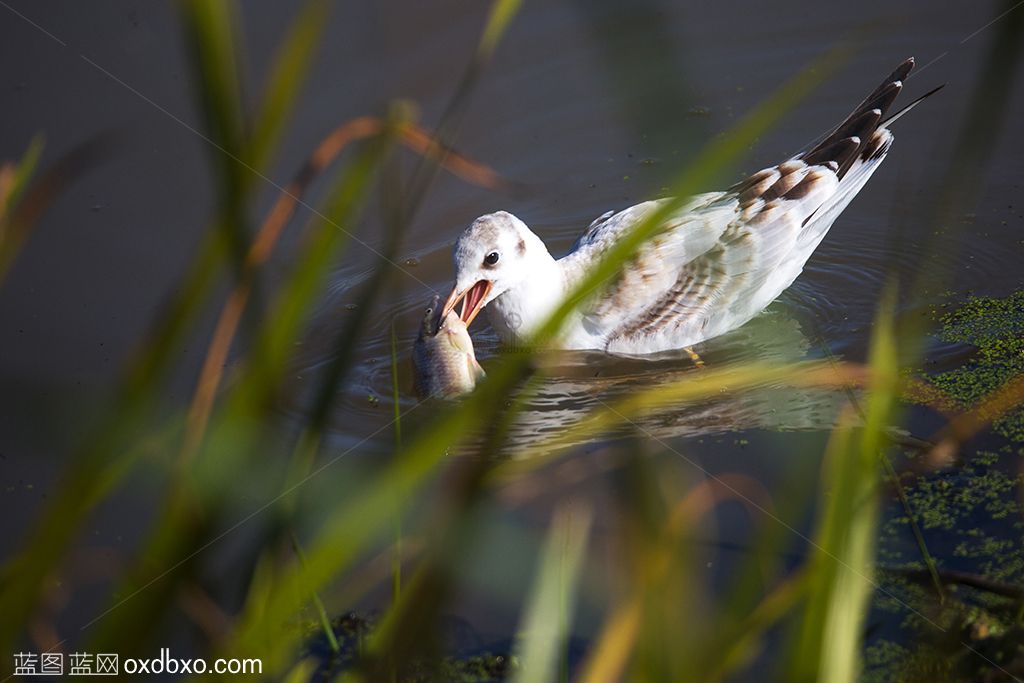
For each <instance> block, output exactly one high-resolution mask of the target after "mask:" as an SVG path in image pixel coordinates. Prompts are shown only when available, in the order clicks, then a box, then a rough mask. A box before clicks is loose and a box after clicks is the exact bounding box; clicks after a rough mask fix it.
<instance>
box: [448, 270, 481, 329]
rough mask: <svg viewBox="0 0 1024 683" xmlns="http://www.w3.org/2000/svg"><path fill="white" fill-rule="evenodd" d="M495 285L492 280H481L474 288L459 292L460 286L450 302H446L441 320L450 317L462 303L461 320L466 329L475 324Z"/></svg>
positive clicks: (452, 294)
mask: <svg viewBox="0 0 1024 683" xmlns="http://www.w3.org/2000/svg"><path fill="white" fill-rule="evenodd" d="M493 286H494V284H493V283H492V282H491V281H490V280H480V281H479V282H477V283H476V284H475V285H473V286H472V287H469V288H467V289H464V290H462V291H461V292H460V291H459V288H458V286H457V285H456V287H455V288H454V289H453V290H452V293H451V294H450V295H449V296H448V300H447V301H445V302H444V308H443V309H441V320H444V319H445V318H447V317H448V314H449V313H450V312H451V311H452V309H454V308H455V307H456V306H458V305H459V302H460V301H461V302H462V309H461V310H460V311H459V319H460V320H462V322H464V323H466V327H469V324H470V323H471V322H473V319H474V318H476V316H477V315H479V314H480V311H481V309H482V308H483V302H484V299H486V298H487V295H488V294H490V293H491V287H493Z"/></svg>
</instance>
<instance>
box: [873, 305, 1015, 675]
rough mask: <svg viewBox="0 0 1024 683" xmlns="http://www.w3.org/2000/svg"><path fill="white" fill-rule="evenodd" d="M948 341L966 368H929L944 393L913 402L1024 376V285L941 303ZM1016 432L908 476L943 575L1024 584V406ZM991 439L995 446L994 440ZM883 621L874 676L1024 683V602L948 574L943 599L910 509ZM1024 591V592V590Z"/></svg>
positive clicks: (886, 535)
mask: <svg viewBox="0 0 1024 683" xmlns="http://www.w3.org/2000/svg"><path fill="white" fill-rule="evenodd" d="M932 317H933V320H934V322H935V323H936V324H937V331H936V336H937V338H938V339H939V340H940V341H941V342H943V343H944V344H947V345H958V346H960V347H963V348H962V350H963V351H964V353H963V357H964V358H966V360H965V361H964V362H963V363H962V364H961V365H960V366H959V367H955V368H948V369H947V368H943V369H941V370H939V371H937V372H931V373H924V372H919V373H917V376H924V377H926V378H927V379H928V381H929V382H930V384H931V387H932V388H933V389H934V391H933V392H927V393H926V394H921V395H917V396H910V397H908V400H911V401H916V402H922V403H929V404H932V405H935V404H936V403H938V404H939V405H942V406H944V407H945V408H949V409H953V410H964V409H968V408H971V407H974V406H975V405H977V404H978V402H979V401H981V400H983V399H984V398H986V397H987V396H989V395H990V394H991V393H992V392H993V391H996V390H998V389H999V388H1000V387H1002V386H1003V385H1004V384H1005V383H1006V382H1008V381H1010V380H1012V379H1014V378H1015V377H1017V376H1019V375H1021V374H1022V373H1024V291H1020V292H1015V293H1013V294H1011V295H1010V296H1007V297H1002V298H998V297H981V296H970V297H967V298H966V299H965V300H963V301H962V302H959V303H953V302H952V300H950V301H949V302H947V303H945V304H942V305H940V306H936V307H934V308H933V309H932ZM991 431H992V432H993V433H994V434H996V435H999V436H1001V437H1003V438H1004V439H1005V441H1004V442H1002V443H998V442H997V443H996V444H995V445H993V446H992V447H991V448H989V449H987V450H979V451H976V452H973V453H964V456H965V457H964V458H963V462H962V464H960V465H958V466H956V467H952V468H949V469H946V470H942V471H930V472H927V473H925V474H920V475H912V474H904V475H903V476H902V477H901V479H900V481H901V484H902V485H903V487H904V489H905V493H906V497H907V500H908V503H909V507H910V509H911V510H913V513H914V517H915V519H916V521H917V523H918V526H919V527H920V529H921V533H922V534H923V536H924V538H925V541H926V543H927V544H928V548H929V552H930V553H931V555H932V558H933V559H934V561H935V565H936V568H937V570H938V571H939V573H940V575H944V576H947V577H948V576H949V575H950V574H947V573H946V572H947V570H949V572H950V573H956V572H966V573H967V574H970V575H975V576H977V577H979V578H982V579H984V580H986V581H990V582H992V584H993V585H999V586H1003V587H1011V588H1012V587H1015V588H1017V589H1018V590H1020V589H1021V588H1022V587H1024V508H1022V505H1021V498H1020V491H1021V489H1022V485H1024V477H1022V475H1021V469H1020V460H1019V457H1020V455H1021V454H1024V447H1022V446H1024V408H1017V409H1015V410H1012V411H1010V412H1009V413H1007V414H1005V415H1002V416H998V417H997V418H996V419H995V420H994V422H993V424H992V430H991ZM988 445H990V443H989V442H986V446H988ZM878 557H879V563H880V565H881V567H884V569H881V570H880V572H879V583H880V588H879V590H878V591H877V592H876V596H875V600H874V603H873V616H874V620H873V622H874V624H875V625H876V626H881V625H883V624H884V625H887V626H886V629H885V630H886V634H885V635H884V636H879V637H877V638H874V639H871V640H870V643H869V645H868V647H867V648H866V651H865V671H864V674H863V677H862V680H864V681H871V682H873V683H874V682H879V683H880V682H882V681H928V682H929V683H936V682H938V681H960V680H972V681H973V680H979V681H990V680H991V681H996V680H1000V681H1001V680H1014V678H1013V677H1014V676H1016V677H1021V676H1022V674H1024V601H1022V599H1021V598H1020V597H1016V598H1015V597H1009V596H1008V595H1006V594H1002V593H1000V592H999V591H998V590H994V589H989V590H986V589H983V588H977V587H971V586H968V585H964V584H962V583H957V582H955V581H947V580H943V591H944V595H943V599H941V600H940V599H939V596H938V594H937V592H936V589H935V587H934V585H933V584H932V582H931V579H930V575H929V573H928V572H927V571H926V565H925V562H924V558H922V557H921V554H920V552H919V550H918V548H917V547H916V544H915V543H914V542H913V540H912V535H911V530H910V520H909V518H908V516H907V513H906V511H905V510H904V509H903V507H902V506H899V505H897V504H895V502H894V503H893V504H892V505H891V507H890V508H889V510H888V514H887V515H886V521H885V522H884V524H883V526H882V529H881V536H880V538H879V553H878ZM1018 595H1020V593H1018Z"/></svg>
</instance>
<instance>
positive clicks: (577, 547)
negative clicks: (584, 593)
mask: <svg viewBox="0 0 1024 683" xmlns="http://www.w3.org/2000/svg"><path fill="white" fill-rule="evenodd" d="M590 518H591V513H590V510H589V509H586V508H579V507H574V506H571V505H566V506H563V507H561V508H559V509H558V510H557V511H556V512H555V515H554V518H553V519H552V520H551V528H550V530H549V531H548V538H547V542H546V543H545V546H544V550H543V553H542V554H541V558H540V565H539V567H538V570H537V577H536V579H535V581H534V585H533V589H532V591H531V593H530V597H529V602H528V604H527V607H526V612H525V614H524V618H523V622H522V625H521V626H520V629H519V632H520V633H521V634H523V635H522V636H521V639H520V641H519V642H518V643H517V645H516V656H517V658H518V660H519V665H520V666H519V668H518V669H516V671H515V674H514V676H513V678H512V681H513V683H533V682H534V681H536V682H537V683H544V682H545V681H555V680H556V679H558V678H559V673H560V670H561V667H560V661H559V659H560V658H561V656H562V655H564V648H565V643H566V640H567V638H568V635H569V620H570V615H571V614H572V612H573V609H574V607H575V604H576V591H577V588H578V585H579V579H580V572H581V570H582V568H583V558H584V552H585V551H586V547H587V536H588V534H589V530H590ZM561 664H564V662H561Z"/></svg>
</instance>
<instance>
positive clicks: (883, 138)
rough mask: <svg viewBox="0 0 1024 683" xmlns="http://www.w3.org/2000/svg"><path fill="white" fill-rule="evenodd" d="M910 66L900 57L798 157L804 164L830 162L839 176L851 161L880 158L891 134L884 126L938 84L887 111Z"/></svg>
mask: <svg viewBox="0 0 1024 683" xmlns="http://www.w3.org/2000/svg"><path fill="white" fill-rule="evenodd" d="M913 68H914V58H913V57H910V58H908V59H906V60H904V61H903V63H901V64H900V65H899V66H898V67H896V69H895V70H894V71H893V72H892V73H891V74H889V76H888V77H887V78H886V79H885V80H883V81H882V83H881V84H880V85H879V86H878V87H877V88H875V89H874V90H873V91H872V92H871V94H870V95H868V96H867V97H866V98H864V101H863V102H861V103H860V104H859V105H857V107H856V108H855V109H854V110H853V111H852V112H851V113H850V115H849V116H847V117H846V119H845V120H844V121H843V122H842V123H840V124H839V125H838V126H836V128H835V129H834V130H833V131H832V132H831V133H829V134H827V135H826V136H825V138H824V139H822V140H821V142H819V143H817V144H816V145H814V146H813V147H812V148H811V149H809V150H807V151H806V152H803V153H801V154H800V155H799V157H798V158H800V159H802V160H803V161H804V162H805V163H807V164H808V165H814V164H822V165H827V166H830V167H831V168H832V169H833V170H834V171H835V172H836V175H837V176H839V178H840V179H842V178H843V177H844V176H846V174H847V173H848V172H849V171H850V169H851V168H853V167H854V166H855V165H859V164H858V162H868V161H872V160H879V161H880V160H881V159H882V157H884V156H885V153H886V152H888V151H889V146H890V145H891V144H892V135H891V134H890V133H889V131H888V130H887V128H886V126H888V125H889V124H890V123H892V122H894V121H895V120H896V119H898V118H900V117H901V116H903V115H904V114H906V113H907V112H908V111H910V110H911V109H912V108H913V107H915V106H917V105H918V104H919V103H920V102H921V101H922V100H924V99H925V98H927V97H929V96H931V95H934V94H935V93H936V92H938V91H939V90H940V89H941V88H942V86H941V85H940V86H939V87H938V88H935V89H933V90H930V91H929V92H927V93H925V94H924V95H922V96H921V97H919V98H917V99H916V100H914V101H913V102H911V103H910V104H908V105H907V106H905V107H903V108H902V109H900V110H899V111H897V112H896V113H895V114H892V115H889V109H890V108H891V107H892V104H893V102H895V100H896V97H897V95H899V94H900V91H901V90H902V89H903V81H905V80H906V78H907V76H909V75H910V72H911V70H913Z"/></svg>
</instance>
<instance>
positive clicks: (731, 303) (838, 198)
mask: <svg viewBox="0 0 1024 683" xmlns="http://www.w3.org/2000/svg"><path fill="white" fill-rule="evenodd" d="M913 66H914V62H913V59H908V60H906V61H905V62H903V63H902V64H901V65H900V66H899V67H897V68H896V70H894V71H893V72H892V74H890V75H889V76H888V77H887V78H886V79H885V80H884V81H883V82H882V83H881V85H879V86H878V87H877V88H875V90H873V91H872V92H871V94H870V95H868V97H867V98H865V100H864V101H863V102H861V104H860V105H858V107H857V108H856V109H855V110H854V111H853V112H852V113H851V114H850V115H849V116H848V117H847V118H846V119H845V120H844V121H843V122H842V123H841V124H839V126H837V127H836V128H835V129H834V130H833V131H831V132H830V133H828V134H827V135H825V136H824V137H823V138H822V139H821V140H820V141H819V142H817V143H816V144H815V145H813V146H812V147H811V148H810V149H808V150H805V151H803V152H801V153H799V154H797V155H796V156H794V157H793V158H791V159H789V160H787V161H785V162H783V163H781V164H778V165H777V166H772V167H769V168H766V169H763V170H761V171H759V172H757V173H755V174H753V175H752V176H750V177H749V178H747V179H746V180H744V181H743V182H741V183H739V184H737V185H735V186H733V187H731V188H730V189H729V190H728V191H726V192H722V193H713V194H707V195H700V196H698V197H695V198H694V199H693V200H692V201H691V202H689V203H688V204H687V205H686V206H685V207H683V208H682V209H681V210H680V211H678V212H677V213H676V215H675V216H673V217H672V218H671V219H669V220H668V221H666V223H665V225H664V226H663V228H662V230H661V231H660V232H659V233H658V234H657V235H656V236H655V237H654V238H652V239H651V240H650V241H649V242H648V243H646V244H645V245H644V246H643V247H642V248H641V249H640V251H639V252H638V254H637V255H636V256H635V257H634V258H633V259H632V260H631V261H630V262H629V263H628V264H626V266H625V267H624V268H623V269H622V270H621V272H620V273H619V274H618V276H617V278H616V280H615V281H614V282H613V283H612V284H611V285H609V286H608V288H606V289H605V291H604V292H603V293H602V295H601V296H599V297H595V298H594V299H593V300H591V301H589V302H586V303H584V304H583V305H582V306H581V309H580V315H581V317H582V334H583V335H584V336H585V337H586V339H580V340H578V343H579V345H587V344H590V345H591V346H593V345H595V344H594V343H595V342H597V343H598V344H597V345H600V346H601V347H603V348H605V349H606V350H608V351H611V352H616V351H618V352H629V353H651V352H655V351H661V350H667V349H672V348H679V347H682V346H687V345H690V344H694V343H696V342H699V341H701V340H704V339H708V338H711V337H714V336H716V335H718V334H722V333H723V332H726V331H728V330H730V329H733V328H735V327H738V326H739V325H742V324H743V323H744V322H746V321H747V320H749V319H750V318H752V317H753V316H754V315H756V314H757V313H758V312H759V311H761V310H762V309H763V308H764V307H765V306H767V305H768V304H769V303H771V301H772V300H774V299H775V298H776V297H777V296H778V295H779V294H780V293H781V292H782V291H783V290H784V289H785V288H786V287H788V286H789V285H790V284H792V282H793V280H794V279H796V277H797V275H799V274H800V272H801V271H802V269H803V266H804V264H805V263H806V261H807V259H808V258H809V257H810V255H811V253H813V251H814V249H815V248H816V247H817V245H818V244H819V243H820V242H821V240H822V238H823V237H824V236H825V234H826V233H827V232H828V229H829V227H830V226H831V225H832V223H833V222H834V221H835V219H836V217H837V216H838V215H839V213H841V212H842V210H843V209H844V208H845V207H846V205H847V204H849V202H850V201H851V200H852V199H853V197H854V196H855V195H856V194H857V193H858V192H859V191H860V189H861V188H862V187H863V186H864V183H866V182H867V180H868V178H870V176H871V174H872V173H873V172H874V171H875V169H876V168H877V167H878V165H879V164H880V163H881V162H882V160H883V159H884V158H885V155H886V153H887V152H888V150H889V147H890V145H891V144H892V134H891V133H890V132H889V130H888V129H887V128H885V125H886V124H888V123H890V122H891V121H893V120H895V119H896V118H898V117H899V116H901V115H902V114H903V113H904V112H906V111H907V110H908V109H909V107H907V108H905V109H904V110H902V111H900V112H898V113H896V114H895V115H893V116H891V117H889V118H888V119H887V118H885V117H886V114H887V112H888V110H889V108H890V107H891V105H892V103H893V101H894V100H895V99H896V96H897V95H898V94H899V92H900V90H901V89H902V86H903V79H905V78H906V76H907V75H908V74H909V72H910V70H911V69H912V68H913ZM932 92H934V91H932ZM930 94H931V93H928V94H926V95H925V96H924V97H927V96H928V95H930ZM920 99H923V98H920ZM920 99H919V100H917V101H915V102H913V103H911V105H910V106H914V105H915V104H917V102H918V101H920ZM662 201H664V200H662ZM657 206H658V202H645V203H643V204H638V205H636V206H633V207H630V208H628V209H625V210H624V211H621V212H619V213H615V214H612V215H607V214H606V215H605V216H602V217H600V218H598V219H597V220H596V221H594V223H592V224H591V226H590V227H589V228H588V229H587V231H586V232H585V233H584V234H583V235H582V236H581V237H580V238H579V239H578V240H577V242H576V244H575V245H574V247H573V250H572V251H571V252H570V253H569V254H568V255H567V256H566V257H565V258H564V259H563V262H564V270H565V273H566V278H567V281H568V284H569V286H572V285H573V284H574V283H575V282H577V281H579V279H580V278H581V277H582V275H583V273H584V272H585V271H586V270H587V269H588V267H589V266H590V265H592V264H593V263H596V262H597V261H599V260H600V258H601V257H602V256H603V254H604V253H606V252H607V251H608V249H609V248H610V247H611V245H613V244H614V243H615V242H616V241H617V240H618V239H620V238H621V237H622V236H623V235H624V234H626V232H627V231H628V230H629V229H631V228H632V227H634V226H636V224H637V223H638V222H639V221H640V220H642V219H643V218H644V216H646V215H647V214H648V213H649V212H650V211H653V210H654V209H655V208H656V207H657Z"/></svg>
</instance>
